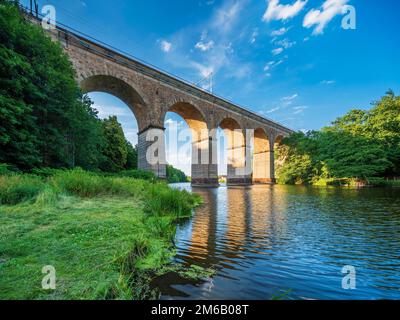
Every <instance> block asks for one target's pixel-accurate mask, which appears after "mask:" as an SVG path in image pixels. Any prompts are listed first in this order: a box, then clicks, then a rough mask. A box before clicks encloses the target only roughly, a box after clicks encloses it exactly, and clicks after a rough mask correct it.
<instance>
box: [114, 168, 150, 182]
mask: <svg viewBox="0 0 400 320" xmlns="http://www.w3.org/2000/svg"><path fill="white" fill-rule="evenodd" d="M115 175H116V176H118V177H126V178H133V179H142V180H149V181H155V180H157V177H156V176H155V174H154V173H153V172H151V171H144V170H125V171H121V172H118V173H117V174H115Z"/></svg>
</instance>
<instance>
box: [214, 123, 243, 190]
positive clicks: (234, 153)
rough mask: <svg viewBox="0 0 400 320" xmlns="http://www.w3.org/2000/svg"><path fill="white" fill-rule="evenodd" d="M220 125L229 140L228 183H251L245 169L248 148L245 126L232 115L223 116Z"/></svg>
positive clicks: (227, 140)
mask: <svg viewBox="0 0 400 320" xmlns="http://www.w3.org/2000/svg"><path fill="white" fill-rule="evenodd" d="M218 126H219V127H220V128H221V129H222V130H223V132H224V134H225V139H226V142H227V154H228V159H227V162H228V163H227V166H228V168H227V184H230V185H236V184H237V185H241V184H249V181H248V177H246V174H245V171H244V169H245V167H246V152H247V150H246V139H245V135H244V131H243V128H242V127H241V125H240V124H239V122H238V121H237V120H235V119H233V118H231V117H226V118H223V119H222V120H221V121H220V122H219V125H218Z"/></svg>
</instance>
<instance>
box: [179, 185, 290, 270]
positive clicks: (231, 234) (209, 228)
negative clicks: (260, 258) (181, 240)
mask: <svg viewBox="0 0 400 320" xmlns="http://www.w3.org/2000/svg"><path fill="white" fill-rule="evenodd" d="M195 191H196V192H198V193H199V194H201V196H202V197H203V199H204V205H203V206H202V207H201V208H199V209H198V210H196V213H195V215H194V217H193V220H192V230H191V234H192V237H191V238H190V243H189V244H188V246H187V249H186V250H185V261H186V262H188V263H189V264H192V263H196V264H199V263H203V264H204V266H206V267H210V266H215V267H216V268H217V269H219V268H220V267H224V268H234V265H233V263H232V261H233V260H235V263H237V261H238V259H239V260H243V262H245V260H246V255H247V254H252V253H256V254H259V253H265V254H268V250H269V249H271V247H272V246H273V243H271V237H266V235H267V234H270V233H280V232H281V229H282V228H284V227H285V215H284V212H285V210H284V209H285V202H284V201H283V197H282V198H281V197H279V189H278V188H273V187H271V186H253V187H248V188H243V187H238V188H220V189H209V190H207V189H196V190H195Z"/></svg>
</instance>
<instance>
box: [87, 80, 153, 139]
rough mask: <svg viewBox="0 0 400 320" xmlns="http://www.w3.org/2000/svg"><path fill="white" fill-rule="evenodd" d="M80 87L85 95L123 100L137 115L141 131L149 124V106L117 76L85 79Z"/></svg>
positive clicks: (129, 85)
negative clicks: (113, 97)
mask: <svg viewBox="0 0 400 320" xmlns="http://www.w3.org/2000/svg"><path fill="white" fill-rule="evenodd" d="M79 85H80V87H81V89H82V91H83V92H84V93H89V92H105V93H108V94H111V95H113V96H115V97H117V98H119V99H121V100H122V101H123V102H124V103H126V104H127V105H128V107H129V108H130V109H131V111H132V112H133V114H134V115H135V118H136V121H137V123H138V127H139V131H140V130H143V129H144V128H145V127H146V125H147V123H148V122H149V116H148V115H149V112H150V110H149V108H148V105H147V104H146V102H145V100H144V98H143V96H142V95H141V94H139V92H138V90H136V89H135V88H134V87H133V86H132V85H131V84H130V83H128V82H126V81H124V80H121V79H119V78H117V77H115V76H111V75H103V74H95V75H89V76H87V77H86V78H83V79H82V80H81V81H80V83H79Z"/></svg>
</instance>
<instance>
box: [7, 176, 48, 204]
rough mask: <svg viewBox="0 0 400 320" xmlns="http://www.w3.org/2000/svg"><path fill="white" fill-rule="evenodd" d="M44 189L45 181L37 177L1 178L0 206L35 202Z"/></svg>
mask: <svg viewBox="0 0 400 320" xmlns="http://www.w3.org/2000/svg"><path fill="white" fill-rule="evenodd" d="M43 189H44V183H43V181H42V180H41V179H40V178H39V177H36V176H30V175H11V176H0V204H8V205H14V204H17V203H20V202H24V201H28V200H33V199H34V198H35V197H36V196H37V195H38V194H39V193H40V192H41V191H42V190H43Z"/></svg>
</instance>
